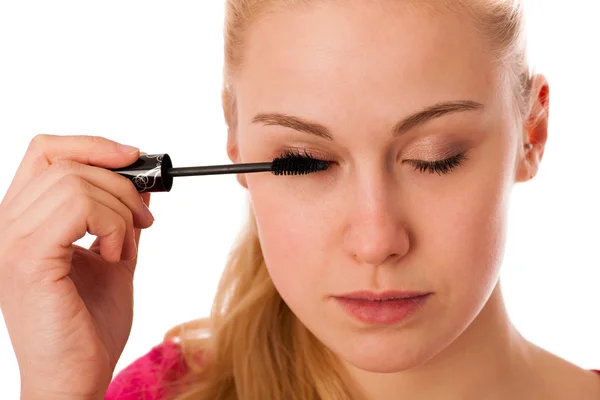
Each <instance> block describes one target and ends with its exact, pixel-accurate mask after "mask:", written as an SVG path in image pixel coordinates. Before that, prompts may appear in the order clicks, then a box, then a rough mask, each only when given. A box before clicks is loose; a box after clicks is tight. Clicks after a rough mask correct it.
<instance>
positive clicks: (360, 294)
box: [333, 290, 431, 301]
mask: <svg viewBox="0 0 600 400" xmlns="http://www.w3.org/2000/svg"><path fill="white" fill-rule="evenodd" d="M428 294H431V293H429V292H416V291H399V290H388V291H385V292H381V293H375V292H370V291H367V290H361V291H357V292H351V293H345V294H341V295H337V296H333V297H335V298H338V299H350V300H366V301H386V300H402V299H411V298H415V297H421V296H426V295H428Z"/></svg>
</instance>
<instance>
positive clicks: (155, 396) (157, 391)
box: [104, 342, 600, 400]
mask: <svg viewBox="0 0 600 400" xmlns="http://www.w3.org/2000/svg"><path fill="white" fill-rule="evenodd" d="M186 371H187V369H186V366H185V362H184V359H183V356H182V354H181V352H180V350H179V346H178V345H177V344H176V343H174V342H164V343H161V344H159V345H157V346H154V347H153V348H152V350H150V351H149V352H148V353H146V354H145V355H144V356H142V357H140V358H138V359H137V360H136V361H134V362H133V363H132V364H131V365H129V366H128V367H127V368H125V369H124V370H122V371H121V372H120V373H119V374H117V375H116V376H115V378H114V379H113V381H112V382H111V384H110V386H109V388H108V391H107V392H106V397H104V400H166V398H165V388H166V387H168V386H169V384H170V383H174V382H175V381H176V380H177V379H178V378H179V377H181V376H183V374H185V372H186ZM594 372H597V373H598V374H600V370H594Z"/></svg>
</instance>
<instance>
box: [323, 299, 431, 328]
mask: <svg viewBox="0 0 600 400" xmlns="http://www.w3.org/2000/svg"><path fill="white" fill-rule="evenodd" d="M430 295H432V293H426V292H407V291H387V292H383V293H374V292H369V291H360V292H352V293H346V294H343V295H339V296H333V299H334V300H335V302H336V303H337V304H338V305H339V306H340V307H341V309H342V310H344V311H345V312H346V313H347V314H348V315H349V316H351V317H352V318H354V319H355V320H357V321H358V322H360V323H361V324H368V325H392V324H397V323H399V322H401V321H403V320H406V319H407V318H408V317H410V316H411V315H413V314H415V313H416V312H417V311H418V310H420V309H421V308H422V307H423V306H424V305H425V303H426V301H427V299H428V298H429V297H430Z"/></svg>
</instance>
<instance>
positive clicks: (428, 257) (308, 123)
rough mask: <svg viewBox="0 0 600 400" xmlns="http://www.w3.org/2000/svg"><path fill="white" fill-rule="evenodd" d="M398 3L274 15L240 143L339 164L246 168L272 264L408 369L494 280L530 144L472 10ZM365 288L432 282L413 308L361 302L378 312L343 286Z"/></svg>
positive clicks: (265, 156) (245, 106) (343, 329)
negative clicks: (431, 166) (522, 154)
mask: <svg viewBox="0 0 600 400" xmlns="http://www.w3.org/2000/svg"><path fill="white" fill-rule="evenodd" d="M383 3H384V2H381V3H376V2H360V1H355V2H352V6H349V5H348V3H346V2H344V5H337V4H336V3H335V2H319V3H318V4H316V5H313V6H310V7H306V8H298V9H290V10H289V11H279V12H277V13H275V14H272V15H270V16H268V17H265V18H263V19H261V20H260V21H258V22H257V23H256V24H255V25H254V26H253V27H252V29H251V31H250V33H249V35H248V36H247V37H246V39H247V42H246V47H245V52H244V65H243V66H242V68H241V70H240V73H239V75H238V76H237V77H236V80H235V81H234V87H235V90H236V96H237V105H238V113H239V114H238V118H239V120H238V123H239V128H238V130H237V132H235V134H236V136H234V137H232V139H231V140H232V141H231V142H230V144H232V147H231V149H230V156H232V158H233V159H234V161H235V162H262V161H268V160H271V159H272V158H274V157H277V156H279V155H280V154H281V153H282V152H284V151H286V150H289V149H297V150H299V151H300V152H301V153H303V152H305V151H306V152H308V153H309V154H311V155H312V156H313V157H316V158H321V159H326V160H330V161H332V162H333V163H332V164H331V166H330V167H329V169H328V170H326V171H322V172H318V173H313V174H310V175H305V176H274V175H272V174H268V173H260V174H247V175H246V180H247V187H248V190H249V193H250V198H251V201H252V203H253V207H254V211H255V215H256V220H257V224H258V230H259V237H260V241H261V245H262V249H263V253H264V257H265V260H266V265H267V267H268V270H269V273H270V275H271V277H272V279H273V282H274V283H275V286H276V287H277V289H278V291H279V293H280V294H281V296H282V298H283V299H284V300H285V302H286V303H287V304H288V305H289V307H290V308H291V309H292V310H293V312H294V313H295V314H296V315H297V317H298V318H299V319H300V320H301V321H302V322H303V323H304V324H305V325H306V327H307V328H308V329H309V330H310V331H311V332H312V333H313V334H314V335H315V336H316V337H317V338H318V339H320V340H321V341H322V342H323V343H324V344H325V345H326V346H327V347H329V348H330V349H331V350H333V351H334V352H335V353H336V354H338V355H339V356H340V357H341V358H342V359H343V360H345V361H346V362H347V363H349V364H351V365H353V366H355V367H357V368H360V369H363V370H369V371H378V372H392V371H400V370H403V369H406V368H409V367H411V366H414V365H417V364H420V363H422V362H423V361H425V360H427V359H429V358H431V357H432V356H434V355H435V354H436V353H438V352H439V351H441V350H442V349H443V348H445V347H446V346H448V345H449V344H450V343H451V342H452V341H453V340H454V339H456V337H457V336H458V335H460V334H461V333H462V332H463V331H464V330H465V328H466V327H467V326H468V325H469V324H470V323H471V321H472V320H473V319H474V318H475V316H476V315H477V314H478V312H479V311H480V310H481V308H482V307H483V306H484V304H485V302H486V300H487V299H488V297H489V295H490V293H491V292H492V290H493V288H494V286H495V284H496V282H497V278H498V273H499V267H500V264H501V260H502V254H503V250H504V242H505V238H504V235H505V224H506V219H505V214H506V211H507V205H508V200H509V194H510V189H511V186H512V184H513V183H514V176H515V164H516V163H517V162H518V160H517V158H516V157H517V154H518V152H517V151H516V149H517V147H518V145H519V143H520V142H519V135H517V131H518V129H517V128H516V125H517V124H516V123H515V118H514V114H513V112H512V109H513V108H512V107H513V105H512V103H511V97H510V94H509V89H508V87H507V85H506V84H505V83H504V81H503V79H504V78H503V77H502V75H501V73H500V70H499V69H497V68H496V67H494V65H493V64H492V57H491V56H488V55H486V52H485V49H486V48H487V47H489V46H488V44H487V43H486V42H485V39H484V38H482V37H480V35H479V34H478V33H477V32H476V31H475V29H474V28H473V27H472V26H471V25H470V21H469V19H468V18H467V17H464V16H459V15H454V16H453V15H450V14H447V15H443V16H441V15H439V16H432V15H429V16H427V15H426V14H424V13H418V12H408V9H406V8H402V6H401V5H399V4H398V3H394V4H392V3H391V2H385V5H383ZM401 3H403V2H401ZM265 114H269V115H265ZM271 114H274V115H271ZM278 115H279V116H282V115H284V116H287V119H283V118H281V117H278ZM257 116H258V117H257ZM296 119H298V120H301V121H303V122H298V121H296ZM255 120H256V121H255ZM310 127H312V131H315V132H313V133H309V132H308V131H309V130H311V129H309V128H310ZM325 136H327V137H325ZM452 158H453V159H454V162H453V161H450V162H448V163H447V164H446V168H443V169H442V170H438V171H437V172H436V171H434V173H432V172H431V171H430V170H428V169H426V168H418V165H419V163H422V162H436V161H441V160H445V159H452ZM438 172H439V173H438ZM363 290H365V291H371V292H374V293H381V292H384V291H388V290H401V291H417V292H425V293H430V295H428V296H427V297H426V299H425V301H424V302H423V303H422V306H421V307H420V308H419V309H418V310H417V311H416V312H413V313H412V314H409V315H408V316H406V317H405V318H403V319H401V320H398V318H399V311H398V310H402V309H403V307H404V306H402V305H398V304H399V302H397V301H396V302H387V303H386V304H388V305H387V306H381V307H379V308H377V307H375V306H372V307H367V306H366V307H360V306H357V307H355V308H354V310H355V311H356V312H357V313H359V314H360V315H362V317H364V318H366V319H368V321H365V320H364V318H363V319H362V320H361V319H360V318H358V317H357V316H355V315H352V313H350V312H348V309H347V308H345V307H343V306H342V303H340V302H339V301H338V300H336V299H335V296H341V295H343V294H346V293H349V292H355V291H363ZM352 304H354V303H352ZM350 308H352V307H350Z"/></svg>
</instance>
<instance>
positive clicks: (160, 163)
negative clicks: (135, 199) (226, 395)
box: [109, 153, 173, 193]
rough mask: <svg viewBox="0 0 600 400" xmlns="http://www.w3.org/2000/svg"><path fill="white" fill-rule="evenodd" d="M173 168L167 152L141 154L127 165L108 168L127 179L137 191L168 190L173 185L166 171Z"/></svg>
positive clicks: (171, 178)
mask: <svg viewBox="0 0 600 400" xmlns="http://www.w3.org/2000/svg"><path fill="white" fill-rule="evenodd" d="M169 168H173V163H172V162H171V157H169V155H168V154H166V153H164V154H142V155H140V157H139V158H138V160H137V161H136V162H134V163H133V164H131V165H128V166H127V167H122V168H115V169H109V170H110V171H113V172H116V173H118V174H119V175H121V176H124V177H125V178H127V179H129V180H130V181H131V182H132V183H133V185H134V186H135V188H136V189H137V191H138V193H147V192H169V191H171V188H172V187H173V177H172V176H170V175H169V174H168V173H167V170H168V169H169Z"/></svg>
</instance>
